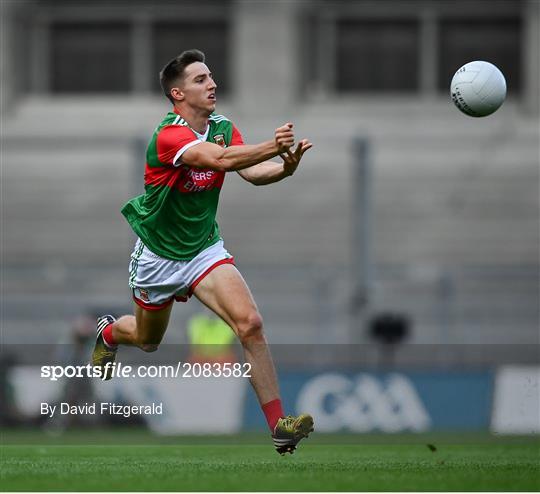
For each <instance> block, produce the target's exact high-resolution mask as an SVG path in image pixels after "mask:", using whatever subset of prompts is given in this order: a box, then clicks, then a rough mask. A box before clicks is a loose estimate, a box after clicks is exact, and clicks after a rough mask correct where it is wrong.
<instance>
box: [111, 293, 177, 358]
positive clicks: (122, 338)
mask: <svg viewBox="0 0 540 494" xmlns="http://www.w3.org/2000/svg"><path fill="white" fill-rule="evenodd" d="M172 306H173V304H172V302H171V303H170V304H169V305H167V306H166V307H164V308H162V309H158V310H147V309H144V308H143V307H141V306H140V305H138V304H135V316H130V315H128V316H122V317H120V318H119V319H117V320H116V321H115V322H114V323H113V324H112V325H111V336H112V341H111V342H112V343H113V344H117V345H135V346H138V347H139V348H141V349H142V350H144V351H145V352H153V351H155V350H157V347H158V345H159V344H160V343H161V340H162V339H163V335H164V334H165V331H166V330H167V326H168V324H169V319H170V316H171V309H172Z"/></svg>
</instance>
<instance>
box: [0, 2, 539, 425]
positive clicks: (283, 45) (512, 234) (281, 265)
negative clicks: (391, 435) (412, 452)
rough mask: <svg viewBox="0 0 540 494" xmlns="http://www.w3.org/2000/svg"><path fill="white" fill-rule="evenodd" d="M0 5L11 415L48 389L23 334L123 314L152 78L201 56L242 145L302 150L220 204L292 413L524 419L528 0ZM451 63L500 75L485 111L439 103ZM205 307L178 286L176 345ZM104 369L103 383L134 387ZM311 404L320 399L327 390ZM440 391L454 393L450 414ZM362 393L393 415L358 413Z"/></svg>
mask: <svg viewBox="0 0 540 494" xmlns="http://www.w3.org/2000/svg"><path fill="white" fill-rule="evenodd" d="M1 8H2V12H1V14H2V15H1V36H2V42H1V48H0V50H1V74H0V83H1V86H2V91H1V95H0V96H1V104H2V109H1V124H2V129H1V132H2V147H1V178H2V199H1V206H2V232H1V234H2V240H1V242H2V273H1V274H2V301H1V309H2V320H1V324H2V343H3V348H4V350H5V351H4V352H3V354H4V359H3V367H2V368H3V369H4V368H5V369H8V370H5V371H3V373H2V382H3V383H5V389H4V391H3V392H4V393H8V395H9V396H12V400H11V402H12V403H14V407H15V408H16V407H18V408H19V412H16V413H15V412H14V414H12V415H14V416H18V415H17V414H19V416H23V415H25V414H26V416H31V415H32V414H33V413H34V412H35V406H36V403H38V402H39V399H40V398H38V397H41V395H40V394H39V392H38V390H40V392H42V393H46V392H45V391H44V390H45V388H47V389H48V388H49V387H51V386H52V385H51V386H47V385H45V384H44V383H43V382H42V381H43V380H42V379H41V380H40V379H39V377H37V378H36V375H35V369H34V370H32V369H33V366H32V364H34V366H35V361H34V362H32V357H30V355H32V352H28V348H29V346H28V345H30V344H31V345H33V346H34V347H35V348H37V350H36V352H38V353H40V354H41V356H43V355H44V354H45V355H48V354H51V355H52V354H53V353H54V352H53V351H52V350H50V349H49V350H43V348H49V347H48V346H47V345H51V344H56V343H66V344H67V343H70V342H71V343H72V344H73V341H79V339H81V338H82V339H85V338H87V339H88V341H89V342H90V343H89V348H90V349H89V350H88V353H89V352H90V351H91V346H92V342H91V339H92V335H93V331H94V328H93V323H91V322H88V321H89V320H92V319H93V318H94V317H95V315H96V314H97V313H104V312H105V313H106V312H112V313H114V314H117V315H119V314H122V313H129V312H131V296H130V292H129V289H128V286H127V279H128V262H129V255H130V252H131V249H132V246H133V244H134V235H133V233H132V232H131V231H130V228H129V226H128V224H127V223H126V222H125V220H124V219H123V217H122V216H121V214H120V208H121V206H122V205H123V204H124V203H125V202H126V201H127V200H128V199H129V198H131V197H133V196H134V195H138V194H140V193H142V191H143V188H142V184H143V169H144V153H145V148H146V144H147V142H148V140H149V138H150V136H151V134H152V132H153V130H154V128H155V126H156V125H157V123H159V122H160V121H161V118H162V116H163V115H164V114H165V113H166V112H167V111H169V102H168V100H166V99H165V98H164V97H163V96H162V95H161V94H160V88H159V80H158V72H159V70H160V68H161V67H162V66H163V65H164V64H165V63H166V62H167V61H168V60H169V59H170V58H172V57H174V56H175V55H177V54H179V53H180V52H181V51H183V50H185V49H189V48H199V49H201V50H203V51H204V52H205V53H206V56H207V64H208V65H209V67H210V68H211V70H212V71H213V73H214V74H215V77H216V81H217V84H218V107H217V112H218V113H222V114H224V115H227V116H228V117H229V118H230V119H231V120H232V121H233V122H234V123H235V124H236V125H237V126H238V127H239V129H240V130H241V132H242V134H243V136H244V140H245V141H246V142H248V143H250V142H251V143H255V142H259V141H261V140H266V139H268V138H271V137H272V135H273V131H274V129H275V128H276V127H278V126H279V125H281V124H283V123H284V122H287V121H292V122H294V124H295V129H296V133H297V136H298V138H303V137H307V138H309V139H310V140H311V141H312V142H313V143H314V148H313V150H311V151H310V152H309V153H308V154H306V155H305V157H304V160H303V163H302V165H301V167H300V169H299V170H298V172H297V173H296V174H295V176H294V178H292V179H289V180H285V181H283V182H282V183H279V184H275V185H272V186H269V187H262V188H261V187H259V188H258V187H253V186H251V185H250V184H248V183H246V182H244V181H243V180H242V179H241V178H240V177H239V176H237V175H236V174H230V175H229V176H228V177H227V179H226V181H225V185H224V188H223V191H222V195H221V203H220V210H219V217H218V219H219V223H220V227H221V231H222V234H223V237H224V240H225V245H226V247H227V248H228V249H229V251H230V252H231V253H232V254H233V255H234V256H235V259H236V263H237V266H238V268H239V269H240V271H241V272H242V273H243V275H244V277H245V278H246V280H247V282H248V284H249V286H250V287H251V289H252V291H253V294H254V296H255V299H256V300H257V303H258V305H259V308H260V310H261V313H262V315H263V317H264V319H265V327H266V333H267V336H268V339H269V340H270V342H271V343H272V344H273V345H274V353H275V355H276V360H277V363H278V368H279V370H280V373H282V376H281V377H282V388H283V391H284V396H285V399H286V401H287V403H288V406H289V408H292V409H294V408H295V407H297V408H299V407H300V408H301V407H307V408H306V409H310V410H315V412H314V414H315V415H316V419H318V420H319V423H320V424H321V423H322V424H324V423H328V424H329V425H328V427H330V429H328V430H329V431H330V430H332V427H334V425H333V424H335V423H338V425H339V427H338V429H337V430H341V429H343V430H353V431H357V432H366V431H371V430H388V431H390V430H392V427H393V428H394V431H400V430H416V431H421V430H431V429H432V428H442V429H445V428H446V429H447V428H453V427H457V428H459V427H461V428H466V429H467V428H468V429H487V428H489V427H490V426H491V427H492V429H493V428H495V429H496V430H502V431H503V432H504V431H506V432H534V431H536V432H538V431H539V430H540V427H539V426H538V415H539V409H538V407H539V405H538V400H539V398H538V380H539V377H538V376H539V373H540V371H539V367H538V365H539V300H540V298H539V297H540V290H539V228H540V222H539V169H540V165H539V163H540V158H539V153H540V151H539V140H540V134H539V132H540V130H539V111H540V110H539V107H540V103H539V99H540V68H539V60H540V4H539V1H538V0H493V1H487V0H448V1H446V0H441V1H429V0H414V1H413V0H405V1H403V0H378V1H363V0H351V1H343V2H340V1H332V0H313V1H308V0H282V1H279V0H278V1H272V2H270V1H263V0H260V1H258V0H227V1H223V0H222V1H205V0H204V1H203V0H197V1H176V2H172V1H158V0H153V1H150V0H149V1H142V0H132V1H130V2H127V1H126V2H124V1H112V2H111V1H98V0H95V1H87V2H85V1H77V2H72V1H67V0H66V1H47V0H41V1H37V0H33V1H28V0H17V1H14V0H13V1H10V0H3V1H2V3H1ZM472 60H486V61H489V62H492V63H494V64H495V65H497V66H498V67H499V68H500V69H501V71H502V72H503V73H504V75H505V76H506V80H507V85H508V97H507V100H506V102H505V103H504V105H503V106H502V107H501V109H500V110H499V111H498V112H497V113H495V114H494V115H492V116H490V117H486V118H482V119H475V118H470V117H467V116H465V115H463V114H461V113H460V112H459V111H458V110H457V109H456V108H455V107H454V105H453V104H452V102H451V100H450V97H449V84H450V80H451V78H452V75H453V74H454V72H455V71H456V70H457V69H458V68H459V67H461V66H462V65H463V64H465V63H467V62H469V61H472ZM201 313H203V314H204V309H203V308H202V307H201V305H200V304H198V302H197V301H195V300H192V301H190V302H189V303H188V304H176V307H175V309H174V311H173V317H172V321H171V324H170V327H169V329H168V331H167V334H166V336H165V340H164V343H165V345H166V347H167V350H168V351H169V354H168V355H169V356H170V355H171V353H170V352H171V351H172V352H173V353H172V354H173V355H176V356H177V358H179V357H178V355H185V353H186V352H188V351H189V350H186V349H187V348H189V345H190V344H191V343H193V338H192V337H191V336H190V331H188V327H189V325H190V323H191V322H193V320H194V318H196V317H199V316H200V315H201ZM85 321H86V322H85ZM81 328H83V329H81ZM89 328H90V329H89ZM81 334H84V335H86V336H84V338H83V337H81V338H79V336H80V335H81ZM78 335H79V336H78ZM39 345H43V347H40V346H39ZM300 345H301V346H300ZM40 348H41V350H40ZM171 349H173V350H171ZM174 349H179V350H174ZM182 349H184V350H182ZM175 351H178V352H179V353H177V354H176V353H174V352H175ZM182 351H184V353H182ZM164 353H167V352H164ZM128 354H130V353H129V352H128V351H126V352H125V355H126V356H127V355H128ZM7 355H9V358H7V357H6V356H7ZM81 355H84V352H83V354H81ZM137 355H138V354H137ZM157 355H158V354H154V356H153V357H152V358H151V359H149V358H147V357H145V356H139V357H138V358H146V360H145V362H146V363H149V362H151V363H153V362H155V361H156V359H159V358H160V357H157ZM51 358H52V357H51ZM126 358H127V357H126ZM81 361H84V363H86V361H85V360H84V357H81ZM49 384H50V383H49ZM53 384H54V383H53ZM98 385H99V386H98V387H99V388H100V389H101V388H103V386H104V385H103V383H98ZM168 385H171V383H169V384H168ZM176 385H178V384H176ZM182 385H184V386H185V383H182ZM238 385H239V386H240V385H241V386H243V387H245V386H247V384H246V383H245V382H243V383H240V382H238ZM122 386H124V387H125V383H122V382H120V381H118V382H116V383H114V384H110V386H109V388H107V391H102V392H103V393H105V395H107V394H108V393H109V394H110V393H111V389H113V387H117V388H118V389H117V391H116V393H117V395H118V393H120V395H122V393H124V395H122V396H124V397H126V396H127V397H128V398H129V399H128V398H126V399H127V400H128V401H130V402H140V401H141V400H143V398H141V397H140V396H139V395H137V392H138V391H137V390H132V391H129V392H128V391H126V390H123V391H122V389H121V388H122ZM199 386H212V384H211V383H209V382H205V383H199ZM475 386H476V387H475ZM243 387H242V389H241V390H239V391H235V392H233V391H230V390H228V391H227V393H231V394H230V396H233V395H234V396H244V395H243V393H244V391H243ZM57 388H58V386H57V387H56V388H55V390H53V389H52V388H51V390H50V391H47V392H49V393H54V392H56V393H58V392H59V391H58V389H57ZM30 389H31V390H33V391H32V392H30V391H28V390H30ZM103 389H105V388H103ZM114 389H116V388H114ZM209 389H210V388H209ZM212 389H213V390H212V391H209V394H212V393H218V394H219V393H220V391H219V386H218V387H217V388H212ZM221 389H222V392H224V391H223V387H221ZM17 390H19V391H17ZM315 390H316V391H315ZM367 390H371V391H373V390H375V391H376V392H375V391H373V393H371V394H370V393H369V392H368V391H367ZM516 390H518V391H516ZM185 392H186V393H191V392H192V393H193V394H194V396H195V395H197V394H198V393H201V391H200V387H199V388H197V387H194V389H193V391H188V390H186V391H185ZM512 392H513V393H514V395H511V394H509V393H512ZM10 393H11V394H10ZM130 393H131V394H130ZM235 393H240V394H235ZM325 393H326V394H325ZM332 393H333V394H332ZM516 393H517V394H516ZM113 394H114V393H113ZM43 396H45V395H43ZM184 396H187V395H184ZM189 396H191V395H189ZM215 396H217V395H215ZM245 396H246V397H245V405H242V406H243V407H244V408H243V415H242V416H243V417H244V419H243V420H242V422H241V423H238V424H236V423H235V424H232V423H228V425H227V424H223V425H222V429H219V427H218V432H219V431H221V432H229V431H236V430H239V429H240V428H242V427H246V426H249V427H254V428H256V427H260V426H261V424H262V423H263V422H262V419H261V417H260V412H259V411H258V410H257V406H256V403H255V402H254V399H253V397H252V395H251V393H247V394H246V395H245ZM329 396H330V397H331V398H332V399H334V401H336V403H338V405H328V406H327V405H325V403H326V402H327V401H328V400H327V398H328V397H329ZM449 396H451V397H452V400H451V401H452V403H453V404H454V405H455V404H456V401H457V402H459V401H460V399H459V398H458V399H457V400H456V397H461V399H462V400H461V401H462V405H463V402H465V401H466V400H465V398H464V397H465V396H466V397H468V400H469V401H468V402H467V407H466V408H465V409H460V410H458V411H455V410H454V409H452V408H451V407H450V408H449V406H448V403H447V401H448V399H449ZM145 399H147V397H146V398H145ZM32 400H33V401H32ZM355 400H356V401H355ZM381 400H382V401H381ZM445 400H447V401H445ZM524 400H525V401H524ZM527 400H528V401H527ZM240 401H242V400H240ZM375 402H376V403H379V405H380V404H381V403H383V405H384V406H386V409H388V410H389V416H391V418H392V420H394V419H395V420H394V421H393V422H392V420H391V419H390V418H389V419H388V420H389V422H388V421H387V422H384V420H383V419H380V418H373V417H375V415H376V416H377V417H380V416H381V415H380V414H379V413H375V412H374V411H373V413H372V412H370V411H369V410H371V409H372V408H373V407H374V405H373V403H375ZM6 403H7V402H6ZM242 403H244V401H242ZM339 403H341V405H343V404H345V405H343V406H341V405H339ZM347 404H348V405H347ZM206 405H207V403H206ZM206 405H204V404H203V405H201V406H203V407H206V409H208V407H207V406H206ZM346 405H347V406H346ZM383 405H381V406H383ZM340 406H341V409H340ZM351 407H352V408H351ZM355 407H356V408H357V412H358V413H356V415H355V413H349V412H347V413H346V412H345V411H344V410H345V408H347V410H349V411H350V410H351V409H355ZM370 407H371V408H370ZM407 407H409V408H407ZM505 407H506V408H505ZM512 407H513V408H512ZM15 408H14V409H15ZM6 410H7V407H4V412H6ZM21 410H22V411H21ZM359 410H362V411H361V412H360V411H359ZM366 410H367V411H366ZM373 410H374V408H373ZM407 410H409V412H410V413H408V414H407V413H406V411H407ZM445 410H446V411H445ZM231 413H232V412H231ZM370 413H371V415H370ZM21 414H22V415H21ZM359 415H362V417H363V419H362V420H357V419H358V417H359ZM368 416H370V417H372V418H370V419H369V420H368V419H366V417H368ZM405 416H408V417H411V416H414V417H416V418H415V419H414V420H412V419H411V420H412V422H410V421H409V422H407V420H408V419H407V420H405V419H404V418H403V417H405ZM325 417H326V418H327V419H328V420H327V422H324V420H325ZM336 417H341V418H340V419H339V420H338V421H337V422H336ZM501 417H502V418H501ZM364 419H365V420H364ZM398 419H399V420H398ZM396 420H397V422H396ZM400 420H401V422H400ZM177 422H178V421H177ZM203 422H204V420H203ZM383 422H384V423H383ZM212 423H214V424H215V421H213V422H212ZM231 424H232V425H231ZM385 424H386V425H385ZM396 424H397V425H396ZM501 424H502V425H501ZM512 424H513V425H512ZM523 424H526V425H523ZM192 425H193V424H191V426H192ZM154 427H155V428H156V430H162V431H165V432H172V433H174V432H182V431H183V430H184V429H182V427H184V426H182V425H181V424H180V425H179V424H178V423H176V425H170V426H169V429H167V426H163V424H161V425H159V424H158V425H155V424H154ZM160 427H161V429H160ZM175 427H176V429H175ZM186 427H187V426H186ZM205 427H206V425H205V423H203V424H202V425H201V426H200V429H201V431H203V432H204V431H206V430H207V429H206V428H205ZM512 427H513V429H512ZM520 427H521V429H519V428H520ZM322 429H323V430H324V426H323V427H322ZM188 430H193V428H192V429H188Z"/></svg>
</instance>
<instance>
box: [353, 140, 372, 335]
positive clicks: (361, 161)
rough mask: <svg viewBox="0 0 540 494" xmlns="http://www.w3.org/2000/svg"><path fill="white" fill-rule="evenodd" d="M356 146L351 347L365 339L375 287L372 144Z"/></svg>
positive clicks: (355, 141)
mask: <svg viewBox="0 0 540 494" xmlns="http://www.w3.org/2000/svg"><path fill="white" fill-rule="evenodd" d="M353 145H354V156H355V166H354V178H353V180H352V187H353V192H352V208H353V211H352V214H351V218H352V222H353V224H352V238H351V241H352V249H351V252H352V259H351V274H352V280H351V281H352V283H351V286H352V299H351V323H350V334H349V340H350V343H359V342H361V341H362V340H363V339H364V333H365V328H366V321H367V320H368V317H369V308H370V304H371V288H372V285H373V256H372V249H371V244H372V220H373V211H372V190H373V178H372V166H371V157H370V146H369V140H368V139H367V138H366V137H359V138H356V139H355V140H354V143H353Z"/></svg>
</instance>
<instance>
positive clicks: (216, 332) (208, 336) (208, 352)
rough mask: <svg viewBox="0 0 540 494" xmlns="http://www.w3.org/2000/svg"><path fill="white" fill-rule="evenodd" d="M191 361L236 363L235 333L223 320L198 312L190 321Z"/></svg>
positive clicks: (188, 331) (188, 330) (188, 332)
mask: <svg viewBox="0 0 540 494" xmlns="http://www.w3.org/2000/svg"><path fill="white" fill-rule="evenodd" d="M187 334H188V338H189V343H190V356H189V360H190V362H192V363H194V362H199V363H205V362H209V363H222V364H223V363H227V362H230V363H234V362H236V361H237V358H236V355H235V352H234V348H233V343H234V342H235V338H236V337H235V335H234V332H233V330H232V329H231V327H230V326H229V325H228V324H227V323H225V322H224V321H223V320H221V319H219V318H217V317H213V316H212V315H210V314H196V315H194V316H193V317H192V318H191V319H190V320H189V321H188V326H187Z"/></svg>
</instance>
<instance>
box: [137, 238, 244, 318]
mask: <svg viewBox="0 0 540 494" xmlns="http://www.w3.org/2000/svg"><path fill="white" fill-rule="evenodd" d="M221 264H234V258H233V257H232V256H231V255H230V254H229V253H228V252H227V250H226V249H225V247H223V240H221V239H220V240H219V241H218V242H217V243H215V244H214V245H211V246H210V247H208V248H207V249H205V250H203V251H202V252H200V253H199V254H198V255H197V256H196V257H194V258H193V259H192V260H191V261H173V260H171V259H165V258H164V257H161V256H158V255H157V254H154V253H153V252H152V251H151V250H150V249H148V247H146V245H144V244H143V243H142V241H141V239H137V243H136V244H135V248H134V249H133V252H132V254H131V262H130V263H129V287H130V288H131V289H132V290H133V300H135V302H136V303H137V304H138V305H140V306H141V307H143V308H144V309H147V310H159V309H163V308H164V307H167V306H168V305H169V304H171V303H172V302H173V300H176V301H177V302H187V300H188V298H189V297H191V295H192V294H193V290H195V287H196V286H197V285H198V284H199V283H200V282H201V281H202V280H203V278H204V277H205V276H206V275H207V274H209V273H210V271H212V270H213V269H214V268H216V267H217V266H219V265H221Z"/></svg>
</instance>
